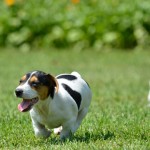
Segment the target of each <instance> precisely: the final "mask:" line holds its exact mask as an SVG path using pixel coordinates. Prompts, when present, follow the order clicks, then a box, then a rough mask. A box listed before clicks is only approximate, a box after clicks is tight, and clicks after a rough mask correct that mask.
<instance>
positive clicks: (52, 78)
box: [50, 75, 59, 93]
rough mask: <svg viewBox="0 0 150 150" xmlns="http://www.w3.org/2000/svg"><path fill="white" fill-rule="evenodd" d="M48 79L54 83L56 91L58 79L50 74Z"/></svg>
mask: <svg viewBox="0 0 150 150" xmlns="http://www.w3.org/2000/svg"><path fill="white" fill-rule="evenodd" d="M50 80H51V81H52V83H53V84H54V86H55V90H56V93H57V92H58V89H59V84H58V81H57V80H56V78H55V77H53V76H52V75H50Z"/></svg>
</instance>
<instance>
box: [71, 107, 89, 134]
mask: <svg viewBox="0 0 150 150" xmlns="http://www.w3.org/2000/svg"><path fill="white" fill-rule="evenodd" d="M87 112H88V108H83V109H82V110H80V111H79V113H78V117H77V120H76V123H75V125H74V128H73V132H76V130H77V129H78V128H79V126H80V124H81V122H82V120H83V118H84V117H85V116H86V114H87Z"/></svg>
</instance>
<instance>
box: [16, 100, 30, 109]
mask: <svg viewBox="0 0 150 150" xmlns="http://www.w3.org/2000/svg"><path fill="white" fill-rule="evenodd" d="M30 105H31V101H30V100H23V101H22V102H21V103H20V104H19V105H18V109H19V110H20V111H21V112H23V111H24V110H25V109H27V108H28V107H29V106H30Z"/></svg>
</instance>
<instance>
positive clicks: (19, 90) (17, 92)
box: [15, 89, 23, 98]
mask: <svg viewBox="0 0 150 150" xmlns="http://www.w3.org/2000/svg"><path fill="white" fill-rule="evenodd" d="M15 94H16V96H17V97H20V98H21V97H22V94H23V90H21V89H16V90H15Z"/></svg>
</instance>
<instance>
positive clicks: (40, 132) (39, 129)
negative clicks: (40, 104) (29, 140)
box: [32, 119, 51, 138]
mask: <svg viewBox="0 0 150 150" xmlns="http://www.w3.org/2000/svg"><path fill="white" fill-rule="evenodd" d="M32 125H33V129H34V133H35V136H36V137H41V138H48V137H49V136H50V134H51V132H50V131H49V130H48V129H46V128H45V126H44V125H42V124H40V123H39V122H37V121H35V120H34V119H32Z"/></svg>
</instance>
